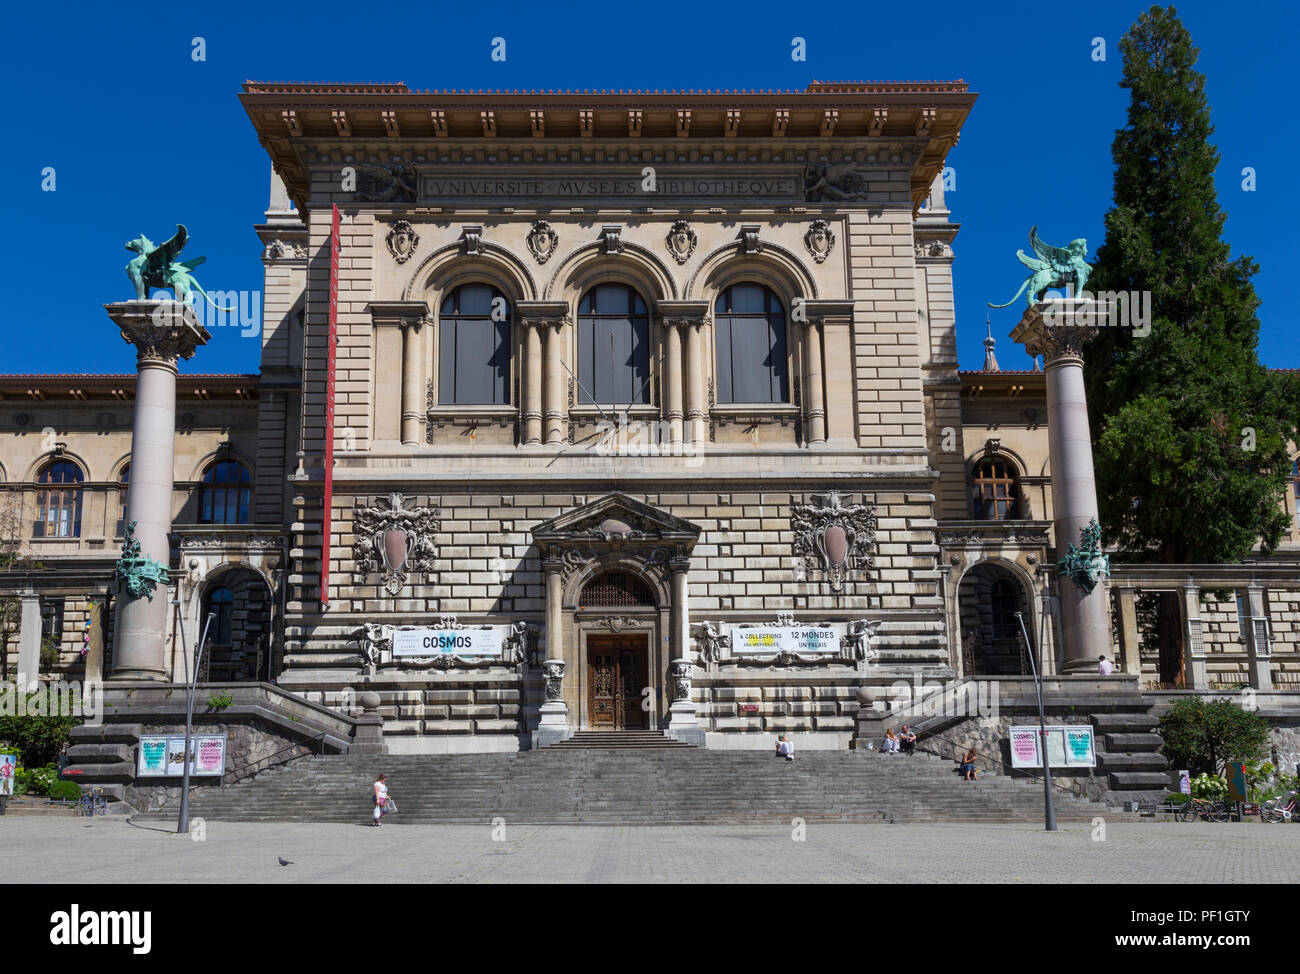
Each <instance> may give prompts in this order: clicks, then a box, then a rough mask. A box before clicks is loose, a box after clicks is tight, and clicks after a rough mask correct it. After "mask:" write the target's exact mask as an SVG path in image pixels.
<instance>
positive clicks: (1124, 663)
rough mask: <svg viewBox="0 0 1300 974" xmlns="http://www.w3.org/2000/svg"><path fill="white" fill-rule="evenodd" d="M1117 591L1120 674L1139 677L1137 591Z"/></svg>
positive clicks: (1127, 588) (1140, 661) (1139, 635)
mask: <svg viewBox="0 0 1300 974" xmlns="http://www.w3.org/2000/svg"><path fill="white" fill-rule="evenodd" d="M1118 591H1119V645H1120V653H1121V658H1120V672H1122V673H1128V674H1131V675H1134V676H1138V677H1140V676H1141V675H1142V659H1141V656H1140V655H1139V653H1138V646H1139V644H1140V640H1141V638H1142V637H1141V634H1140V633H1139V632H1138V621H1137V589H1135V588H1131V587H1129V586H1127V585H1126V586H1124V587H1122V588H1120V589H1118Z"/></svg>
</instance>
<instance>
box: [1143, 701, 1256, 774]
mask: <svg viewBox="0 0 1300 974" xmlns="http://www.w3.org/2000/svg"><path fill="white" fill-rule="evenodd" d="M1160 736H1161V737H1162V738H1164V742H1165V756H1166V757H1167V758H1168V759H1169V763H1170V765H1171V766H1173V767H1175V768H1186V769H1188V770H1189V771H1190V772H1191V773H1192V774H1193V775H1196V774H1210V775H1217V774H1220V773H1222V772H1223V771H1224V769H1225V768H1226V766H1227V763H1228V762H1229V761H1243V762H1252V761H1258V760H1261V759H1262V758H1263V757H1264V756H1265V754H1266V749H1267V745H1268V725H1267V724H1266V723H1265V722H1264V719H1263V718H1262V717H1260V716H1259V714H1257V713H1254V712H1252V711H1248V710H1242V709H1241V707H1239V706H1238V705H1237V704H1235V703H1232V702H1231V701H1228V700H1203V699H1201V698H1200V697H1198V696H1191V697H1185V698H1183V699H1182V700H1179V701H1178V702H1177V703H1176V704H1174V706H1173V708H1172V709H1171V710H1170V711H1169V713H1167V714H1165V715H1164V716H1163V717H1161V718H1160Z"/></svg>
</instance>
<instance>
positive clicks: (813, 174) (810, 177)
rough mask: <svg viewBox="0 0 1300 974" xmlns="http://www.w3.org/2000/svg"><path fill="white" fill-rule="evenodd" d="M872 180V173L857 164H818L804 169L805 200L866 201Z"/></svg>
mask: <svg viewBox="0 0 1300 974" xmlns="http://www.w3.org/2000/svg"><path fill="white" fill-rule="evenodd" d="M870 180H871V173H870V171H869V170H867V169H865V168H861V167H859V166H858V165H857V163H853V162H844V163H837V164H834V165H832V164H830V163H816V164H813V165H810V166H807V167H805V168H804V175H803V186H804V199H805V200H807V201H808V202H809V203H822V202H836V203H838V202H843V201H845V200H865V199H867V198H868V196H869V195H870V191H871V187H870Z"/></svg>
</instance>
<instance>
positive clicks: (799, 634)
mask: <svg viewBox="0 0 1300 974" xmlns="http://www.w3.org/2000/svg"><path fill="white" fill-rule="evenodd" d="M839 651H840V634H839V632H838V631H837V630H836V629H835V627H834V626H742V627H737V628H735V629H733V630H731V652H732V655H734V656H775V655H776V654H777V653H797V654H799V655H800V656H817V655H826V654H828V653H830V654H835V653H839Z"/></svg>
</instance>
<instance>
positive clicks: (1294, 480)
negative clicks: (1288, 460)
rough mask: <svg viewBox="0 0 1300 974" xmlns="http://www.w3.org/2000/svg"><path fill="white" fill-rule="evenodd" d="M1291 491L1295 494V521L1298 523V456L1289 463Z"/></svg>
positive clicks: (1299, 515)
mask: <svg viewBox="0 0 1300 974" xmlns="http://www.w3.org/2000/svg"><path fill="white" fill-rule="evenodd" d="M1291 492H1292V494H1293V495H1294V496H1295V516H1296V523H1297V524H1300V457H1296V460H1295V463H1293V464H1292V465H1291Z"/></svg>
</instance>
